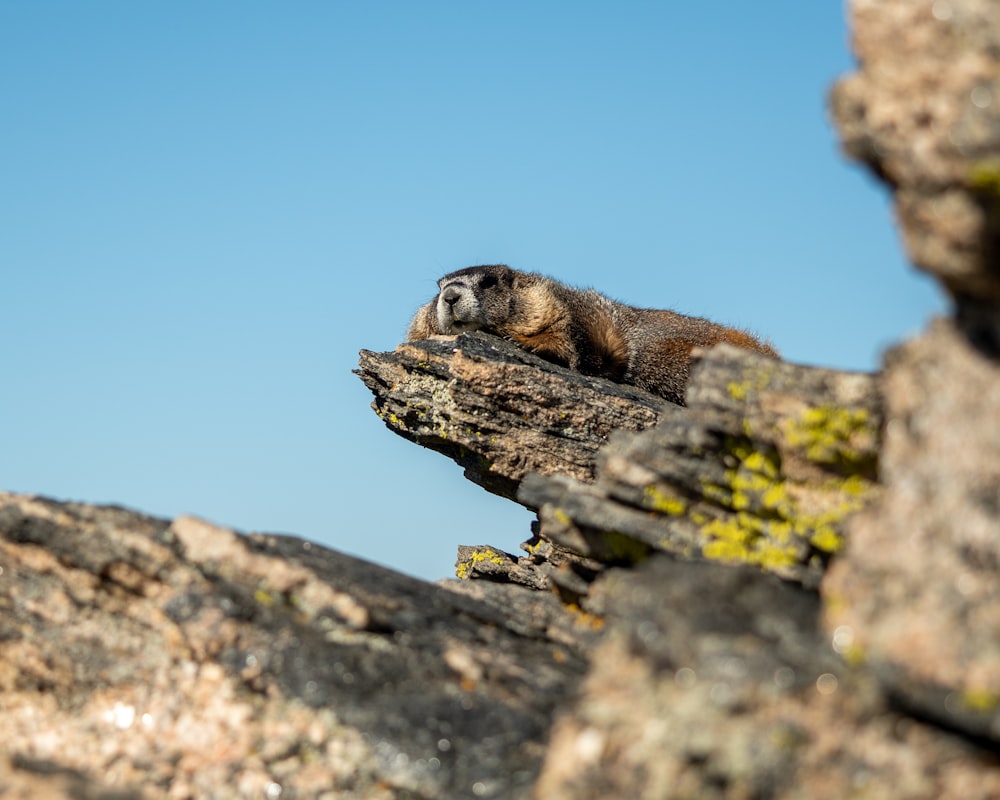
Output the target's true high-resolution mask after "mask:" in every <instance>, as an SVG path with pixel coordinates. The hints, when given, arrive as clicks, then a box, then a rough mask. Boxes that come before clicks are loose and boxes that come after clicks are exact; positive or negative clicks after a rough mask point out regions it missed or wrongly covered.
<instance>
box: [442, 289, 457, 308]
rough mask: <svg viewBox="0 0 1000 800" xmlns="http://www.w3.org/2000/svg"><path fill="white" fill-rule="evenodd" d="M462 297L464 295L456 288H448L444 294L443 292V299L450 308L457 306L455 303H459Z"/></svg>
mask: <svg viewBox="0 0 1000 800" xmlns="http://www.w3.org/2000/svg"><path fill="white" fill-rule="evenodd" d="M461 296H462V293H461V292H460V291H459V290H458V289H456V288H455V287H454V286H448V287H447V288H445V290H444V291H443V292H441V299H442V300H444V301H445V302H446V303H447V304H448V305H449V306H453V305H455V301H457V300H458V298H459V297H461Z"/></svg>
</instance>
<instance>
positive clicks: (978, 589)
mask: <svg viewBox="0 0 1000 800" xmlns="http://www.w3.org/2000/svg"><path fill="white" fill-rule="evenodd" d="M851 13H852V21H853V25H854V30H855V49H856V52H857V54H858V57H859V61H860V64H859V69H858V71H857V72H856V73H855V74H853V75H851V76H848V77H847V78H845V79H844V80H843V81H841V82H840V84H839V85H838V86H837V87H836V89H835V90H834V92H833V103H832V105H833V109H834V116H835V119H836V120H837V122H838V126H839V128H840V131H841V135H842V137H843V141H844V147H845V150H846V151H847V152H848V153H849V154H850V155H853V156H854V157H856V158H859V159H861V160H862V161H864V162H865V163H867V164H868V165H870V166H871V167H872V169H873V170H874V172H875V173H876V174H878V175H880V176H881V177H883V178H884V179H885V180H886V182H887V183H888V185H889V186H890V187H891V188H892V189H893V191H894V197H895V202H896V207H897V213H898V217H899V221H900V227H901V229H902V231H903V236H904V239H905V242H906V245H907V249H908V251H909V252H910V254H911V256H912V258H913V260H914V261H915V263H917V264H918V265H919V266H920V267H922V268H923V269H925V270H927V271H928V272H930V273H931V274H933V275H934V276H936V277H937V278H938V279H940V281H941V283H942V285H943V286H944V287H945V288H946V289H947V290H948V291H949V292H950V293H951V295H952V297H953V301H954V306H955V316H954V318H953V319H949V320H938V321H937V322H935V323H934V324H933V325H932V326H931V327H930V329H929V330H928V331H926V332H925V333H923V334H921V335H920V336H918V337H916V338H915V339H914V340H912V341H910V342H907V343H905V344H903V345H901V346H899V347H897V348H895V349H894V350H892V351H891V352H890V353H889V354H888V356H887V358H886V364H885V369H884V370H883V372H882V374H881V376H880V394H881V395H882V396H883V397H884V401H885V413H886V420H887V425H886V429H885V441H884V445H883V447H882V450H881V454H880V461H881V466H880V472H881V480H882V483H883V485H884V489H883V492H884V494H883V497H882V499H881V500H880V502H879V503H877V504H874V505H872V506H870V507H869V508H868V509H867V510H866V511H865V512H863V513H861V514H859V515H857V517H856V518H855V519H854V520H853V521H852V522H851V523H850V525H849V528H848V542H849V545H848V547H847V548H846V550H845V552H844V553H843V554H842V556H841V557H839V558H838V559H837V561H836V562H835V563H834V565H833V568H832V569H831V571H830V573H829V575H828V576H827V577H826V579H825V581H824V584H823V593H824V597H825V598H826V607H825V619H826V626H827V630H828V631H829V632H831V633H833V634H834V635H836V636H839V637H840V638H841V639H842V640H843V642H844V643H845V647H846V648H847V649H846V654H847V655H848V656H849V658H850V659H851V660H852V661H855V662H857V663H863V664H865V665H866V666H867V667H868V668H870V669H872V670H873V671H874V672H875V673H876V674H878V675H879V676H880V679H881V681H882V683H883V686H884V687H885V688H886V690H887V691H889V692H890V693H891V694H892V695H893V696H894V697H895V698H896V699H897V700H898V702H900V703H902V704H903V705H905V706H906V707H907V708H909V709H911V710H912V711H913V713H915V714H919V715H921V716H924V717H927V718H930V719H934V720H936V721H937V722H939V723H940V724H942V725H946V726H952V727H954V728H956V729H959V730H962V731H964V732H966V733H969V734H971V735H976V736H980V737H982V738H983V739H984V740H987V741H989V742H991V743H992V746H996V745H997V744H998V743H1000V660H998V655H997V652H998V650H1000V641H998V638H997V633H996V632H997V631H998V630H1000V627H998V624H997V622H998V620H997V614H998V608H1000V606H998V599H1000V595H998V594H997V591H996V586H997V583H998V578H1000V573H998V569H1000V468H998V466H997V464H998V461H997V457H998V454H1000V251H998V249H997V243H998V242H1000V238H998V230H1000V229H998V224H1000V204H998V200H997V198H998V197H1000V194H998V193H997V187H998V186H1000V182H998V181H997V179H996V176H997V174H1000V173H998V166H1000V7H998V6H997V5H996V4H995V3H992V2H988V1H987V0H937V1H936V2H933V3H924V2H917V1H916V0H893V2H883V3H868V2H860V0H856V2H854V3H852V4H851Z"/></svg>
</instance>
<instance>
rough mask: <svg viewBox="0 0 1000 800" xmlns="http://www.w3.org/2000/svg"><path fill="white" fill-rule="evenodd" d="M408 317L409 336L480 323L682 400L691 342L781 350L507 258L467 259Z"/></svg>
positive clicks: (574, 363)
mask: <svg viewBox="0 0 1000 800" xmlns="http://www.w3.org/2000/svg"><path fill="white" fill-rule="evenodd" d="M438 288H439V289H440V291H439V292H438V294H437V297H435V298H434V299H433V300H431V301H430V302H429V303H427V305H425V306H423V307H422V308H421V309H420V310H419V311H418V312H417V314H416V316H415V317H414V318H413V322H411V323H410V330H409V334H408V338H409V339H410V340H413V339H425V338H427V337H428V336H432V335H435V334H456V333H463V332H465V331H473V330H481V331H485V332H487V333H495V334H497V335H499V336H503V337H505V338H507V339H511V340H513V341H515V342H517V343H518V344H519V345H521V347H523V348H524V349H525V350H528V351H530V352H532V353H536V354H538V355H539V356H541V357H542V358H545V359H547V360H549V361H553V362H555V363H557V364H562V365H564V366H567V367H570V368H571V369H575V370H577V371H579V372H582V373H584V374H586V375H600V376H602V377H605V378H611V379H612V380H614V381H618V382H619V383H628V384H632V385H633V386H638V387H639V388H641V389H645V390H647V391H649V392H653V393H654V394H658V395H660V396H661V397H664V398H666V399H667V400H671V401H673V402H674V403H680V404H683V403H684V387H685V385H686V384H687V379H688V368H689V366H690V363H691V350H692V349H693V348H695V347H707V346H711V345H714V344H718V343H720V342H728V343H729V344H733V345H736V346H737V347H743V348H746V349H748V350H756V351H757V352H759V353H764V354H766V355H769V356H774V357H777V356H778V354H777V353H776V352H775V350H774V349H773V348H772V347H771V346H770V345H768V344H765V343H763V342H760V341H758V340H757V339H755V338H754V337H753V336H751V335H750V334H749V333H745V332H743V331H739V330H735V329H733V328H727V327H725V326H723V325H718V324H716V323H714V322H709V321H708V320H707V319H701V318H699V317H687V316H684V315H683V314H677V313H674V312H673V311H659V310H656V309H647V308H633V307H632V306H627V305H625V304H624V303H619V302H616V301H615V300H611V299H610V298H608V297H605V296H604V295H602V294H599V293H597V292H595V291H593V290H592V289H586V290H581V289H574V288H573V287H571V286H566V285H565V284H562V283H559V282H558V281H555V280H552V279H551V278H546V277H545V276H544V275H539V274H537V273H534V272H521V271H519V270H515V269H511V268H510V267H507V266H504V265H502V264H493V265H487V266H480V267H467V268H466V269H460V270H458V271H457V272H451V273H449V274H448V275H445V276H444V277H443V278H441V280H439V281H438Z"/></svg>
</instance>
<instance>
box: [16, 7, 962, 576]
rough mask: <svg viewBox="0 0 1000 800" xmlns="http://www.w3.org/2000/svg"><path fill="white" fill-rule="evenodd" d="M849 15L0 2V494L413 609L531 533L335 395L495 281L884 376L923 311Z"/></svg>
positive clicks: (452, 470)
mask: <svg viewBox="0 0 1000 800" xmlns="http://www.w3.org/2000/svg"><path fill="white" fill-rule="evenodd" d="M843 13H844V12H843V9H842V8H841V6H840V4H839V3H836V2H813V1H812V0H810V2H803V0H776V1H775V2H771V3H766V4H760V3H734V2H718V1H717V2H700V3H690V2H683V3H681V2H669V0H661V2H623V3H615V4H612V3H597V2H549V3H546V2H542V3H537V2H531V3H528V2H505V3H489V4H487V3H470V2H447V3H446V2H419V3H418V2H378V3H372V2H353V3H349V2H294V3H277V2H272V3H263V2H253V1H252V0H240V2H208V3H201V2H198V3H196V2H170V3H167V2H142V3H138V2H124V1H121V2H100V1H99V0H95V2H87V3H81V2H76V1H75V0H74V1H73V2H69V1H67V2H48V1H47V0H32V1H31V2H7V3H3V4H0V97H2V101H3V106H2V107H3V117H2V118H3V124H2V126H0V142H2V148H0V212H2V220H3V222H2V231H0V279H2V280H0V299H2V313H0V343H2V352H3V358H2V361H0V363H2V365H3V375H4V380H3V384H4V388H3V391H2V394H0V418H2V420H3V426H2V429H0V489H7V490H13V491H19V492H33V493H39V494H45V495H50V496H54V497H57V498H65V499H78V500H85V501H90V502H113V503H119V504H124V505H127V506H131V507H134V508H138V509H141V510H144V511H147V512H151V513H154V514H158V515H164V516H174V515H177V514H180V513H194V514H198V515H200V516H203V517H206V518H208V519H210V520H213V521H215V522H218V523H221V524H226V525H230V526H234V527H236V528H238V529H241V530H248V531H249V530H261V531H273V532H289V533H295V534H298V535H301V536H304V537H307V538H310V539H313V540H315V541H318V542H322V543H324V544H327V545H330V546H332V547H335V548H338V549H341V550H344V551H347V552H350V553H354V554H358V555H362V556H364V557H366V558H369V559H372V560H374V561H377V562H380V563H383V564H388V565H390V566H393V567H396V568H399V569H401V570H403V571H406V572H409V573H412V574H416V575H420V576H423V577H428V578H437V577H443V576H447V575H450V574H451V571H452V564H453V562H454V556H455V549H456V547H457V545H459V544H479V543H487V542H488V543H491V544H495V545H498V546H501V547H504V548H506V549H507V550H510V551H515V552H516V551H517V545H518V543H519V542H521V541H523V540H524V539H526V538H527V536H528V533H529V532H528V525H529V523H530V520H531V515H530V514H529V513H528V512H527V511H525V510H524V509H521V508H520V507H518V506H516V505H514V504H512V503H510V502H507V501H503V500H500V499H498V498H495V497H492V496H491V495H488V494H486V493H485V492H484V491H483V490H481V489H479V488H478V487H476V486H474V485H472V484H470V483H468V482H466V481H465V480H464V479H463V478H462V477H461V470H460V469H459V468H458V467H457V466H455V465H454V464H452V463H451V462H450V461H448V460H447V459H445V458H444V457H442V456H439V455H437V454H435V453H432V452H430V451H427V450H423V449H421V448H418V447H416V446H414V445H412V444H409V443H407V442H404V441H403V440H402V439H400V438H398V437H396V436H394V435H393V434H391V433H390V432H388V431H387V430H386V429H385V428H384V427H383V425H382V423H381V422H380V421H379V419H378V418H377V417H376V416H375V415H374V413H373V412H372V411H371V409H370V408H369V402H370V400H371V398H370V395H369V394H368V392H367V391H366V390H365V388H364V386H363V385H362V384H361V382H360V381H359V380H358V379H357V378H356V377H355V376H354V375H352V374H351V370H352V368H354V367H355V366H356V362H357V352H358V350H359V349H360V348H367V349H372V350H388V349H392V348H393V347H394V346H395V345H396V344H397V343H398V342H399V341H400V340H401V338H402V335H403V332H404V331H405V330H406V326H407V323H408V321H409V317H410V316H411V314H412V312H413V311H414V309H415V308H416V307H417V306H418V305H420V304H421V303H423V302H424V301H426V300H427V299H428V298H430V297H431V296H432V295H433V293H434V282H435V280H436V279H437V278H438V277H439V276H440V275H441V274H443V273H445V272H448V271H451V270H453V269H457V268H459V267H462V266H467V265H470V264H478V263H495V262H506V263H509V264H511V265H513V266H516V267H519V268H522V269H531V270H537V271H541V272H545V273H547V274H550V275H553V276H555V277H557V278H559V279H561V280H563V281H566V282H568V283H573V284H577V285H583V286H593V287H595V288H598V289H600V290H602V291H604V292H605V293H607V294H610V295H612V296H614V297H616V298H618V299H620V300H623V301H626V302H631V303H633V304H636V305H648V306H659V307H669V308H673V309H675V310H678V311H682V312H687V313H692V314H698V315H704V316H709V317H712V318H715V319H717V320H719V321H723V322H727V323H730V324H737V325H741V326H745V327H749V328H752V329H754V330H756V331H758V332H759V333H761V334H763V335H765V336H766V337H768V338H770V339H771V340H772V341H774V343H775V344H776V345H777V346H778V347H779V349H780V350H781V351H782V352H783V353H784V354H785V356H786V357H787V358H789V359H790V360H794V361H798V362H806V363H813V364H822V365H830V366H837V367H845V368H857V369H871V368H874V367H876V366H877V365H878V363H879V359H880V354H881V352H882V351H883V349H884V348H885V347H886V346H887V345H889V344H890V343H892V342H894V341H897V340H899V339H900V338H902V337H903V336H905V335H907V334H909V333H911V332H913V331H914V330H916V329H918V328H920V327H922V326H923V325H924V324H925V322H926V320H927V319H928V318H929V317H930V316H931V315H933V314H934V313H937V312H939V311H941V310H942V309H943V308H944V301H943V300H942V299H941V296H940V294H939V293H938V291H937V290H936V288H935V287H934V286H933V285H932V284H931V283H930V281H929V280H927V279H925V278H923V277H922V276H920V275H918V274H917V273H916V272H915V271H914V270H913V269H912V268H910V267H909V266H908V265H907V263H906V259H905V257H904V256H903V254H902V252H901V247H900V244H899V241H898V237H897V235H896V232H895V230H894V228H893V225H892V214H891V208H890V206H889V203H888V198H887V196H886V193H885V192H884V191H883V190H882V189H881V188H880V187H878V186H877V185H876V184H875V182H874V181H873V180H872V179H870V178H869V177H868V176H866V175H865V174H864V173H862V172H861V171H860V170H859V169H858V168H856V167H854V166H852V165H850V164H848V163H847V162H846V161H845V160H844V159H843V158H842V157H841V156H840V154H839V151H838V148H837V141H836V136H835V134H834V131H833V129H832V127H831V125H830V123H829V122H828V120H827V116H826V110H825V97H826V93H827V91H828V88H829V86H830V84H831V82H832V81H833V80H834V79H835V78H836V77H837V76H838V75H840V74H843V73H844V72H846V71H848V70H849V69H850V68H851V65H852V60H851V55H850V52H849V45H848V33H847V29H846V25H845V21H844V16H843Z"/></svg>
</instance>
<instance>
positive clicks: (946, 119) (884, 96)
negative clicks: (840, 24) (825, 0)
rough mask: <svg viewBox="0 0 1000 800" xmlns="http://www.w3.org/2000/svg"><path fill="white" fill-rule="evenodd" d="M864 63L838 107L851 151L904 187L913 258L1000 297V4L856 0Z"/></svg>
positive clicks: (963, 295)
mask: <svg viewBox="0 0 1000 800" xmlns="http://www.w3.org/2000/svg"><path fill="white" fill-rule="evenodd" d="M849 7H850V14H851V22H852V31H853V47H854V52H855V54H856V56H857V59H858V62H859V69H858V70H857V71H856V72H855V73H853V74H852V75H850V76H847V77H846V78H844V79H843V80H841V81H840V82H839V83H838V84H837V86H836V88H835V89H834V91H833V93H832V95H831V102H830V105H831V109H832V112H833V117H834V120H835V122H836V124H837V128H838V131H839V133H840V137H841V141H842V143H843V147H844V149H845V151H846V152H847V153H848V155H850V156H851V157H853V158H855V159H857V160H858V161H861V162H862V163H864V164H866V165H868V166H869V167H870V168H871V170H872V171H873V172H874V173H875V174H876V175H878V176H879V177H880V178H882V179H883V180H884V181H885V182H886V183H887V184H888V185H889V186H890V188H892V190H893V195H894V199H895V204H896V213H897V217H898V220H899V226H900V230H901V231H902V234H903V239H904V242H905V244H906V249H907V252H908V253H909V255H910V257H911V258H912V259H913V262H914V263H915V264H917V265H918V266H919V267H921V268H922V269H925V270H927V271H928V272H930V273H931V274H932V275H935V276H936V277H938V278H939V279H940V280H941V281H942V283H943V284H944V285H945V286H946V287H947V288H948V289H949V290H950V291H951V292H952V294H953V295H954V296H955V297H957V298H960V299H961V300H963V301H964V300H966V299H968V300H970V301H971V300H973V299H975V298H984V299H988V300H989V302H990V303H991V304H995V303H997V302H998V301H1000V272H998V270H997V268H996V264H997V263H998V258H1000V251H998V249H997V245H998V244H1000V228H998V225H1000V217H998V211H1000V205H998V201H1000V7H998V6H997V4H996V3H995V2H993V0H934V1H933V2H931V0H883V1H882V2H870V0H853V2H851V3H849Z"/></svg>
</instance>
